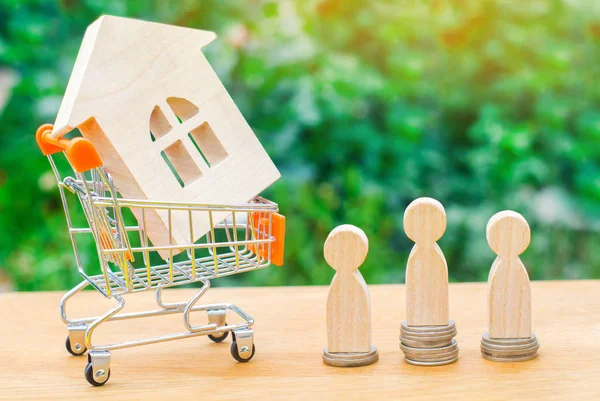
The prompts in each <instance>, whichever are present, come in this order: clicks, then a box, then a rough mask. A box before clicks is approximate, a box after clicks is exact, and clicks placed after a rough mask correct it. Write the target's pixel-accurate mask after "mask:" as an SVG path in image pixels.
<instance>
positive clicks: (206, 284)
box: [183, 280, 214, 333]
mask: <svg viewBox="0 0 600 401" xmlns="http://www.w3.org/2000/svg"><path fill="white" fill-rule="evenodd" d="M202 284H203V285H202V288H200V290H199V291H198V292H197V293H196V294H195V295H194V296H193V297H192V299H190V301H189V302H188V303H187V305H186V306H185V308H184V309H183V324H184V325H185V328H186V329H188V330H189V331H191V332H193V333H194V332H198V331H204V330H207V329H208V330H210V327H207V326H192V324H191V323H190V312H191V311H192V310H193V309H194V305H196V303H197V302H198V300H200V298H201V297H202V295H204V294H205V293H206V291H208V289H209V288H210V281H208V280H202ZM212 327H213V328H214V326H212Z"/></svg>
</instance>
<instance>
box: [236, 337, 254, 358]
mask: <svg viewBox="0 0 600 401" xmlns="http://www.w3.org/2000/svg"><path fill="white" fill-rule="evenodd" d="M255 352H256V347H255V346H254V344H252V353H251V354H250V356H249V357H248V358H242V357H241V356H240V353H239V352H238V347H237V342H236V341H234V342H232V343H231V356H232V357H233V359H235V360H236V361H238V362H248V361H249V360H250V359H252V357H253V356H254V353H255Z"/></svg>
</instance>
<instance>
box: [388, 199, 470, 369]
mask: <svg viewBox="0 0 600 401" xmlns="http://www.w3.org/2000/svg"><path fill="white" fill-rule="evenodd" d="M404 231H405V232H406V235H407V236H408V238H410V239H411V240H413V241H414V242H415V245H414V247H413V248H412V251H411V252H410V255H409V257H408V263H407V266H406V321H404V322H402V325H401V328H400V348H401V349H402V350H403V351H404V355H405V359H406V361H407V362H408V363H411V364H414V365H423V366H437V365H444V364H448V363H452V362H455V361H456V360H457V358H458V346H457V344H456V341H455V340H454V336H455V335H456V325H455V324H454V322H453V321H451V320H450V318H449V312H448V266H447V264H446V258H444V254H443V252H442V250H441V249H440V247H439V246H438V244H437V243H436V241H438V240H439V239H440V238H441V237H442V235H444V232H445V231H446V212H445V210H444V207H443V206H442V204H441V203H440V202H438V201H437V200H435V199H432V198H419V199H415V200H414V201H413V202H412V203H411V204H410V205H408V207H407V208H406V212H405V213H404Z"/></svg>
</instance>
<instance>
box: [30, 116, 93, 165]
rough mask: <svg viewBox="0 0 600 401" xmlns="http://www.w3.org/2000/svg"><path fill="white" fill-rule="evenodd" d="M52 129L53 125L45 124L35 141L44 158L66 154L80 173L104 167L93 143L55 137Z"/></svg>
mask: <svg viewBox="0 0 600 401" xmlns="http://www.w3.org/2000/svg"><path fill="white" fill-rule="evenodd" d="M52 128H53V127H52V124H44V125H42V126H40V127H39V128H38V129H37V131H36V133H35V140H36V141H37V144H38V146H39V147H40V150H41V151H42V153H43V154H44V156H49V155H53V154H55V153H58V152H65V153H66V154H67V159H68V160H69V163H71V165H72V166H73V168H74V169H75V171H77V172H78V173H83V172H84V171H88V170H91V169H93V168H98V167H100V166H102V164H103V163H102V159H101V158H100V155H98V151H96V148H95V147H94V144H93V143H92V142H90V141H89V140H88V139H85V138H73V139H66V138H63V137H54V136H52Z"/></svg>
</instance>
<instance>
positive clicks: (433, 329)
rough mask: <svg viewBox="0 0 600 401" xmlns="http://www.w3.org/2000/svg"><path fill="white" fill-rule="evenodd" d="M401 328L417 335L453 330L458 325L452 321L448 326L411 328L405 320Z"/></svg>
mask: <svg viewBox="0 0 600 401" xmlns="http://www.w3.org/2000/svg"><path fill="white" fill-rule="evenodd" d="M400 328H401V329H402V330H404V331H414V332H417V333H437V332H440V331H446V330H452V329H455V328H456V324H455V323H454V321H453V320H450V322H449V324H448V325H446V326H409V325H408V324H407V323H406V320H403V321H402V323H401V324H400Z"/></svg>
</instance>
